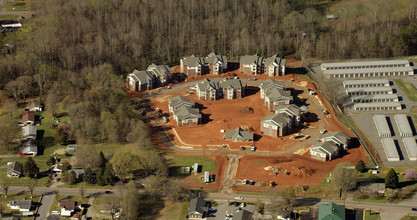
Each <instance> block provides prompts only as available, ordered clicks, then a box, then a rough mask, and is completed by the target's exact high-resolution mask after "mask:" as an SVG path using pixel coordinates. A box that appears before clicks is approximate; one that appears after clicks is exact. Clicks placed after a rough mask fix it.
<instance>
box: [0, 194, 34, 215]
mask: <svg viewBox="0 0 417 220" xmlns="http://www.w3.org/2000/svg"><path fill="white" fill-rule="evenodd" d="M40 198H41V195H39V194H33V198H32V201H33V202H39V200H40ZM21 199H30V194H29V193H8V195H7V199H6V198H4V195H2V196H1V197H0V203H1V204H2V205H3V206H4V207H5V208H6V209H5V210H4V213H10V214H11V213H13V214H21V212H19V210H16V209H10V208H9V207H8V206H7V201H11V200H21ZM31 211H32V210H31Z"/></svg>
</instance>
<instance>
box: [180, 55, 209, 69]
mask: <svg viewBox="0 0 417 220" xmlns="http://www.w3.org/2000/svg"><path fill="white" fill-rule="evenodd" d="M182 64H183V65H184V66H192V67H195V66H198V65H201V66H202V65H204V64H206V61H205V59H204V58H203V57H196V56H195V55H194V54H193V55H191V56H189V57H184V58H182Z"/></svg>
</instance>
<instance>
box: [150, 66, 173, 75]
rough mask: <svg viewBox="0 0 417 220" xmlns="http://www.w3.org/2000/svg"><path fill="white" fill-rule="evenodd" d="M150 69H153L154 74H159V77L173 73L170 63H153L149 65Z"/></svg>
mask: <svg viewBox="0 0 417 220" xmlns="http://www.w3.org/2000/svg"><path fill="white" fill-rule="evenodd" d="M148 71H151V72H152V73H153V75H155V76H159V77H165V76H167V75H170V74H171V69H170V68H169V66H168V65H158V66H157V65H156V64H154V63H152V64H151V65H149V66H148Z"/></svg>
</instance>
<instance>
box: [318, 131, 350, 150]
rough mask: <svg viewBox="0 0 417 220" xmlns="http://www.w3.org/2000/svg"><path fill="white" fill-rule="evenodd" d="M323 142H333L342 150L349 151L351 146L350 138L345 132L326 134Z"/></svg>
mask: <svg viewBox="0 0 417 220" xmlns="http://www.w3.org/2000/svg"><path fill="white" fill-rule="evenodd" d="M322 141H332V142H333V143H334V144H336V145H337V146H338V147H339V148H340V149H344V150H347V149H348V147H349V145H350V137H349V135H347V134H346V133H345V132H343V131H338V132H333V133H326V134H324V135H323V137H322Z"/></svg>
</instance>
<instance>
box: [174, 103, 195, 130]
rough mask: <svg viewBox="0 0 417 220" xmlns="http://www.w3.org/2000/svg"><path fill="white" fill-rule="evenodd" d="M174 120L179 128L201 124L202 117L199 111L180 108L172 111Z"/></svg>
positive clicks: (185, 107) (184, 107)
mask: <svg viewBox="0 0 417 220" xmlns="http://www.w3.org/2000/svg"><path fill="white" fill-rule="evenodd" d="M174 120H175V121H176V122H177V125H178V126H179V127H182V126H192V125H198V124H201V121H202V116H201V114H200V111H199V109H197V108H190V107H187V106H181V107H179V108H178V109H177V110H175V111H174Z"/></svg>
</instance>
